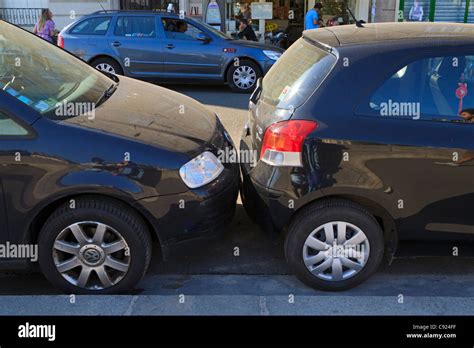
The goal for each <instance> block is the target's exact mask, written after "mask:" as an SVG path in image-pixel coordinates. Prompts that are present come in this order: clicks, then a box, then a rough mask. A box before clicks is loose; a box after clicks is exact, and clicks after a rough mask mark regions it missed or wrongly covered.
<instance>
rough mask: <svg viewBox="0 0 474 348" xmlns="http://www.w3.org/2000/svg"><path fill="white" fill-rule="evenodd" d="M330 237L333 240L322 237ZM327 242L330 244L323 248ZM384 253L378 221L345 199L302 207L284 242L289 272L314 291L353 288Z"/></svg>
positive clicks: (373, 267) (371, 270) (378, 264)
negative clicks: (328, 246)
mask: <svg viewBox="0 0 474 348" xmlns="http://www.w3.org/2000/svg"><path fill="white" fill-rule="evenodd" d="M331 231H332V232H331ZM339 231H340V232H341V233H340V235H341V237H340V239H338V235H339ZM343 231H346V233H343ZM360 232H362V235H360V234H359V233H360ZM331 235H332V238H333V239H334V241H333V243H330V240H329V239H327V238H331ZM356 235H357V237H356V238H354V239H351V238H353V237H355V236H356ZM328 236H329V237H328ZM351 240H352V242H350V241H351ZM359 241H361V242H360V243H359ZM334 242H335V244H334ZM321 243H323V244H324V247H323V245H322V244H321ZM326 245H332V247H330V248H329V249H327V247H326ZM355 245H357V246H358V247H355ZM341 246H342V248H341ZM350 246H354V247H353V248H351V247H350ZM325 248H326V251H324V249H325ZM357 250H359V251H362V252H360V253H357ZM367 253H368V254H367ZM383 254H384V237H383V231H382V229H381V227H380V225H379V223H378V222H377V220H375V218H374V217H373V216H372V215H371V214H370V213H369V212H368V211H367V210H365V209H364V208H363V207H361V206H359V205H357V204H354V203H352V202H350V201H345V200H329V201H326V202H321V203H319V204H315V205H311V206H309V207H308V208H305V209H304V210H302V211H301V212H300V213H298V214H297V215H296V216H295V217H294V219H293V220H292V222H291V223H290V226H289V229H288V235H287V238H286V240H285V255H286V259H287V262H288V265H289V267H290V270H291V271H292V272H293V273H294V274H295V275H296V276H297V277H298V279H300V280H301V281H302V282H303V283H305V284H307V285H309V286H311V287H312V288H314V289H318V290H326V291H340V290H347V289H350V288H352V287H355V286H356V285H358V284H360V283H362V282H363V281H365V280H366V279H367V278H369V277H370V276H371V275H372V274H373V273H375V272H376V270H377V269H378V267H379V266H380V264H381V262H382V259H383ZM351 256H352V257H351ZM336 259H337V261H336ZM349 261H350V262H349ZM348 266H350V267H348Z"/></svg>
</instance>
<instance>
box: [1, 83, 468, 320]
mask: <svg viewBox="0 0 474 348" xmlns="http://www.w3.org/2000/svg"><path fill="white" fill-rule="evenodd" d="M172 88H173V89H175V90H177V91H179V92H182V93H185V94H187V95H189V96H191V97H193V98H195V99H197V100H199V101H201V102H202V103H204V104H206V105H207V106H208V107H209V108H211V109H212V110H214V111H215V112H216V113H217V114H218V115H219V116H220V118H221V119H222V121H223V123H224V125H225V126H226V127H227V129H228V130H229V132H230V134H231V136H232V137H233V139H234V141H235V142H236V143H237V142H238V139H239V137H240V132H241V129H242V127H243V124H244V122H245V120H246V118H247V111H246V110H247V109H246V108H247V104H248V95H245V94H233V93H230V92H229V91H228V90H227V89H226V88H224V87H221V86H218V87H190V86H189V87H187V86H186V87H183V86H179V87H177V86H175V87H172ZM453 246H457V247H458V248H459V256H452V248H453ZM235 247H238V248H239V251H240V254H239V256H234V254H233V252H234V248H235ZM415 251H416V253H417V254H419V256H418V257H416V258H415V257H413V255H415ZM156 254H158V252H155V255H156ZM1 314H12V315H28V314H37V315H47V314H63V315H70V314H82V315H84V314H90V315H107V314H111V315H113V314H117V315H147V314H169V315H174V314H199V315H212V314H238V315H246V314H251V315H272V314H281V315H288V314H300V315H323V314H324V315H389V314H423V315H425V314H428V315H429V314H434V315H443V314H445V315H448V314H451V315H473V314H474V245H473V244H462V245H461V244H460V245H457V244H456V245H453V244H452V243H429V244H427V243H425V244H420V243H404V244H402V246H401V248H400V253H399V258H397V259H396V260H395V261H394V262H393V264H392V265H391V266H390V267H386V268H384V269H382V270H380V271H379V272H378V273H377V274H376V275H375V276H374V277H373V278H371V279H370V280H369V281H367V282H366V283H364V284H362V285H361V286H359V287H357V288H355V289H352V290H350V291H345V292H341V293H327V292H319V291H314V290H312V289H310V288H308V287H306V286H305V285H303V284H302V283H300V282H299V281H298V280H297V279H296V278H295V277H293V276H292V275H290V274H289V272H288V269H287V267H286V263H285V260H284V256H283V253H282V245H281V240H279V239H278V238H275V237H273V236H268V235H265V234H263V233H262V232H260V231H259V230H258V228H257V227H256V226H255V225H254V224H252V223H251V222H250V221H249V219H248V218H247V216H246V215H245V212H244V210H243V208H242V206H241V205H239V206H238V209H237V213H236V216H235V219H234V221H233V223H232V225H231V226H230V227H229V228H228V229H227V231H226V232H225V234H224V235H223V236H222V237H221V238H220V239H219V240H217V241H215V242H213V243H210V244H209V245H207V246H206V247H205V248H203V247H196V248H194V249H191V250H186V252H183V253H182V254H179V255H176V256H175V257H174V258H173V259H172V260H170V261H169V262H167V263H162V262H160V260H159V259H158V258H157V257H155V260H153V262H152V266H151V267H150V270H149V272H148V274H147V276H146V277H145V279H144V280H143V281H142V282H141V283H140V284H139V287H138V288H137V289H136V290H135V291H134V293H133V294H132V295H127V296H101V297H97V296H96V297H94V296H78V297H76V301H75V303H74V304H71V303H70V298H69V297H68V296H64V295H61V294H59V293H58V292H57V291H55V290H54V289H53V288H51V286H50V285H49V284H48V282H47V281H46V280H45V279H44V278H43V277H42V276H41V275H40V274H36V273H33V274H25V273H23V274H22V273H15V274H10V273H2V274H0V315H1Z"/></svg>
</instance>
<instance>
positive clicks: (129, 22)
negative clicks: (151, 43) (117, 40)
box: [115, 16, 156, 38]
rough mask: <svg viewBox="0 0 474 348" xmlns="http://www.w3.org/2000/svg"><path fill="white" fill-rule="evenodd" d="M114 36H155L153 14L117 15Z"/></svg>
mask: <svg viewBox="0 0 474 348" xmlns="http://www.w3.org/2000/svg"><path fill="white" fill-rule="evenodd" d="M115 35H116V36H125V37H139V38H153V37H155V36H156V31H155V17H154V16H129V17H119V18H118V20H117V25H116V27H115Z"/></svg>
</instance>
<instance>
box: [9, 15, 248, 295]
mask: <svg viewBox="0 0 474 348" xmlns="http://www.w3.org/2000/svg"><path fill="white" fill-rule="evenodd" d="M0 62H1V63H0V143H1V146H0V149H1V150H0V163H1V165H0V184H1V185H0V198H1V199H0V244H1V245H2V246H5V245H7V246H8V248H9V250H10V249H11V250H20V248H21V247H25V246H26V247H27V246H35V245H37V246H38V249H39V264H40V267H41V269H42V271H43V273H44V275H45V276H46V277H47V278H48V279H49V280H50V281H51V283H52V284H54V285H55V286H56V287H58V288H60V289H62V290H64V291H66V292H68V293H98V294H102V293H116V292H123V291H127V290H129V289H130V288H132V287H133V286H134V285H135V284H136V283H137V282H138V281H139V280H140V278H141V277H142V276H143V275H144V273H145V271H146V270H147V267H148V264H149V262H150V257H151V251H152V242H156V243H159V245H160V247H161V250H162V251H163V256H164V257H165V258H166V257H167V256H168V255H169V254H170V252H171V250H172V249H173V247H174V246H178V245H182V244H183V243H185V242H187V241H191V240H194V239H202V238H204V237H208V236H212V235H215V234H216V232H219V231H221V230H222V228H223V227H224V226H225V225H226V224H227V223H228V222H229V221H230V220H231V219H232V216H233V212H234V209H235V203H236V197H237V194H238V186H239V185H238V183H239V168H238V165H236V164H231V163H221V162H220V161H219V159H218V158H217V157H218V156H219V152H220V151H228V152H229V151H232V149H233V145H232V141H231V139H230V137H229V135H228V134H227V132H226V131H225V129H224V127H223V126H222V124H221V123H220V121H219V119H218V118H217V116H216V115H215V114H212V113H210V112H209V111H208V110H207V109H206V108H205V107H204V106H202V105H201V104H199V103H198V102H196V101H194V100H193V99H191V98H188V97H186V96H183V95H181V94H179V93H176V92H173V91H170V90H167V89H164V88H161V87H157V86H154V85H151V84H147V83H145V82H140V81H136V80H132V79H130V78H127V77H122V76H121V77H120V78H118V77H116V76H114V75H110V76H108V75H106V74H105V73H102V72H99V71H97V70H96V69H94V68H92V67H90V66H89V65H87V64H86V63H84V62H82V61H81V60H79V59H78V58H75V57H74V56H72V55H71V54H69V53H67V52H65V51H63V50H62V49H60V48H57V47H55V46H54V45H52V44H50V43H48V42H46V41H44V40H42V39H40V38H38V37H36V36H34V35H32V34H30V33H27V32H26V31H24V30H22V29H19V28H17V27H15V26H13V25H11V24H7V23H6V22H3V21H0ZM204 217H205V218H204ZM13 247H15V248H16V249H15V248H14V249H12V248H13ZM3 249H5V248H3ZM180 249H181V248H180ZM23 250H28V249H27V248H23ZM32 250H33V249H32ZM3 254H5V255H7V257H8V255H10V256H11V257H9V258H7V257H5V256H4V257H3V258H2V259H0V260H1V261H5V262H4V263H3V264H4V265H7V264H8V265H9V266H10V265H11V266H13V265H15V266H16V264H17V262H18V261H19V260H18V257H13V256H18V254H17V253H16V254H15V253H3ZM3 254H2V255H3ZM21 261H22V263H23V264H25V265H26V263H28V262H23V261H28V260H27V259H26V258H24V259H23V260H21ZM0 263H2V262H0Z"/></svg>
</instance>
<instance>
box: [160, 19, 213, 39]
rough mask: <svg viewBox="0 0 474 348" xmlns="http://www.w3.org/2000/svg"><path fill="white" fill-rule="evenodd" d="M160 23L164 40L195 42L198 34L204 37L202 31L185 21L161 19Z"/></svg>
mask: <svg viewBox="0 0 474 348" xmlns="http://www.w3.org/2000/svg"><path fill="white" fill-rule="evenodd" d="M162 23H163V28H164V30H165V35H166V38H168V39H174V40H195V39H196V38H197V37H198V35H199V34H202V35H204V32H203V31H202V30H200V29H198V28H197V27H195V26H194V25H192V24H190V23H188V22H186V21H181V20H178V19H172V18H163V19H162Z"/></svg>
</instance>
